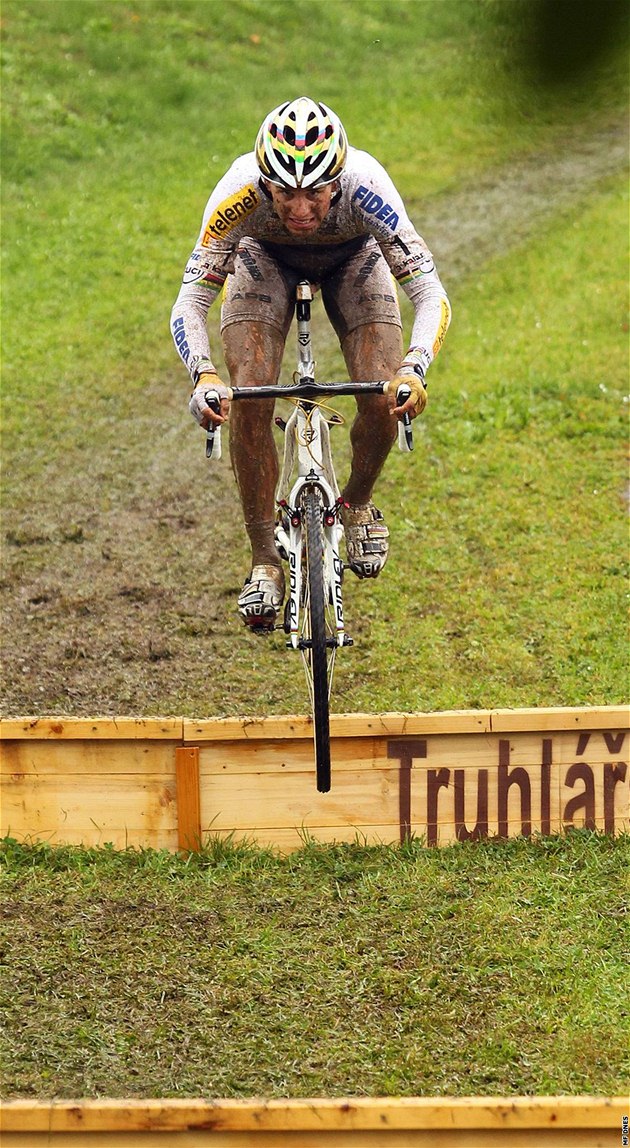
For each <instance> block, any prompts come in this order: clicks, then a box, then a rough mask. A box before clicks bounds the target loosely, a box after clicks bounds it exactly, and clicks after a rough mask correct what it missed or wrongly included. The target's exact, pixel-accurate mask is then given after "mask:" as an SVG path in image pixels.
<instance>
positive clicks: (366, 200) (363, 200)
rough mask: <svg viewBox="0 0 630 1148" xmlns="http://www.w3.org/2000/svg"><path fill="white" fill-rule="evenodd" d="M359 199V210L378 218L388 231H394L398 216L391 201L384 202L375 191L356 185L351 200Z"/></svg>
mask: <svg viewBox="0 0 630 1148" xmlns="http://www.w3.org/2000/svg"><path fill="white" fill-rule="evenodd" d="M355 199H357V200H358V201H359V207H360V208H361V211H365V212H367V214H368V215H373V216H374V217H375V218H376V219H380V220H381V221H382V222H383V223H384V224H385V226H386V227H389V229H390V231H395V230H396V228H397V227H398V216H397V214H396V212H395V211H394V209H393V207H392V205H391V203H385V202H384V201H383V199H382V198H381V196H380V195H377V194H376V192H375V191H370V189H369V187H363V186H361V187H358V188H357V190H356V191H355V193H354V195H353V196H352V200H353V202H354V200H355Z"/></svg>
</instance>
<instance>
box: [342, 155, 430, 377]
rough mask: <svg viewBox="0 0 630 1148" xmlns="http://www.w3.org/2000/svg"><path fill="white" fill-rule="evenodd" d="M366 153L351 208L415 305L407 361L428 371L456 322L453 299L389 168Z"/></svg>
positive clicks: (354, 189) (352, 194)
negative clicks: (451, 324) (410, 215)
mask: <svg viewBox="0 0 630 1148" xmlns="http://www.w3.org/2000/svg"><path fill="white" fill-rule="evenodd" d="M364 154H365V161H369V163H368V162H364V164H362V165H361V166H360V167H359V174H358V175H357V179H356V183H355V186H354V188H353V189H352V191H351V197H352V207H353V210H354V211H355V212H356V213H357V214H358V217H359V218H360V219H361V220H362V222H363V224H364V226H365V227H366V229H367V230H368V231H369V233H370V234H372V235H373V236H374V238H375V239H376V241H377V243H378V244H379V246H380V248H381V251H382V252H383V255H384V257H385V259H386V260H387V263H388V265H389V268H390V270H391V272H392V275H393V276H394V278H395V279H396V281H397V282H398V283H399V284H400V286H401V287H402V289H403V291H404V292H405V294H406V295H407V296H408V297H409V299H410V300H411V302H412V304H413V307H414V320H413V326H412V331H411V341H410V345H409V350H408V352H407V354H406V355H405V359H404V361H405V363H413V364H418V365H419V366H421V368H422V370H423V372H426V370H427V369H428V367H429V365H430V364H431V363H432V361H433V359H434V358H435V356H436V355H437V353H438V351H439V349H440V347H441V346H442V343H443V341H444V337H445V335H446V332H447V330H448V326H449V323H450V320H451V307H450V303H449V300H448V296H447V294H446V291H445V290H444V287H443V286H442V283H441V281H440V277H439V275H438V273H437V271H436V268H435V263H434V261H433V256H432V254H431V252H430V250H429V248H428V247H427V245H426V243H425V241H424V239H423V238H422V236H421V235H419V234H418V232H417V231H416V229H415V227H414V225H413V223H412V222H411V220H410V218H409V216H408V214H407V210H406V208H405V205H404V203H403V200H402V197H401V196H400V194H399V192H398V191H397V189H396V187H395V185H394V183H393V181H392V180H391V178H390V176H389V175H388V174H387V172H386V171H385V169H384V168H383V167H382V166H381V165H380V164H379V163H378V161H377V160H375V159H374V158H373V157H372V156H368V155H367V153H364Z"/></svg>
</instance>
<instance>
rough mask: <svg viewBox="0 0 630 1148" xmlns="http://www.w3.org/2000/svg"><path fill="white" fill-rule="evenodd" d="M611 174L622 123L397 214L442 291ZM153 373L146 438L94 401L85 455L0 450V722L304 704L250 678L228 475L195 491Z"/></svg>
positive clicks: (177, 382)
mask: <svg viewBox="0 0 630 1148" xmlns="http://www.w3.org/2000/svg"><path fill="white" fill-rule="evenodd" d="M626 163H627V145H626V134H625V126H624V125H620V126H618V127H611V128H610V129H608V130H605V131H604V130H602V131H599V132H598V133H597V134H594V135H591V136H589V137H581V138H579V139H573V141H572V142H571V145H570V146H568V147H567V149H566V150H565V151H563V152H562V153H561V154H559V153H558V152H556V153H554V154H552V155H550V154H547V155H538V156H534V157H531V158H530V159H529V160H528V161H527V162H523V163H520V164H518V165H516V166H512V167H510V169H509V171H499V172H496V173H495V174H494V175H488V176H487V177H486V178H485V179H484V180H483V182H482V183H479V182H477V183H476V184H475V186H474V187H470V188H468V189H465V190H461V191H458V192H457V193H456V194H454V195H451V196H448V197H442V198H441V199H440V200H435V201H433V202H431V203H429V204H427V205H426V209H425V208H420V209H419V210H418V211H414V212H413V214H414V216H415V218H416V222H417V224H418V226H419V228H420V230H421V231H422V232H423V233H424V234H425V236H426V237H427V238H428V239H429V241H430V244H431V246H432V247H433V249H434V251H435V253H436V257H437V260H438V263H439V267H440V270H441V273H442V276H443V279H444V282H445V284H446V285H447V287H448V289H449V292H450V293H451V294H452V295H453V296H456V294H457V289H458V286H459V284H461V283H462V282H463V280H464V279H465V278H467V277H469V276H470V275H472V274H475V273H477V272H478V270H479V268H480V267H483V263H484V261H485V260H486V259H487V258H490V257H491V256H493V255H496V254H497V253H503V252H505V251H507V250H508V249H509V248H510V247H512V246H513V245H515V244H518V243H521V242H523V240H525V239H526V238H527V236H528V234H530V233H531V232H532V231H533V230H534V229H535V227H536V225H537V224H538V223H539V222H540V220H541V219H542V218H544V216H545V215H547V214H550V213H552V212H554V211H556V210H557V209H558V208H559V207H563V206H565V205H566V206H569V205H571V204H572V203H573V202H575V201H576V200H577V199H578V198H579V197H580V195H582V194H584V192H585V191H586V190H587V189H588V188H589V187H590V186H591V185H592V184H594V183H595V182H597V181H598V180H600V179H603V178H605V177H606V176H608V175H610V174H612V173H614V172H616V171H619V170H620V169H621V168H622V167H623V165H624V164H626ZM176 288H177V285H176V284H174V285H173V293H174V294H175V292H176ZM213 322H214V324H215V328H216V321H215V320H213ZM167 374H168V377H167V378H164V376H163V375H162V376H161V377H159V378H154V379H152V380H150V383H149V386H150V389H151V391H152V393H153V394H154V395H155V399H156V403H158V402H159V405H160V406H161V407H162V409H163V422H162V425H161V427H160V428H159V434H158V435H156V429H155V426H154V424H153V422H152V421H150V420H149V419H148V418H143V417H141V416H140V415H139V414H138V409H136V410H133V397H132V398H131V399H130V403H131V404H132V405H131V406H130V409H129V411H128V412H126V414H127V415H128V417H125V418H122V417H120V412H112V410H111V409H108V408H107V405H106V404H104V406H103V409H102V411H101V417H102V434H101V436H100V438H99V440H98V446H97V448H96V449H95V448H92V449H90V450H89V451H87V452H85V453H81V451H80V449H79V444H76V446H75V449H72V450H70V451H65V452H64V451H62V450H60V449H59V448H56V447H55V442H54V439H53V441H52V444H51V447H50V450H49V451H48V450H46V451H42V452H40V454H39V455H37V454H35V455H33V454H31V455H29V457H22V456H21V455H20V454H19V452H18V453H16V454H13V453H11V454H10V457H8V456H9V452H7V458H5V486H6V488H7V490H8V493H7V494H6V495H5V499H4V506H3V516H2V543H3V546H2V582H1V586H0V591H1V599H0V604H1V610H2V615H1V616H2V654H3V679H2V691H1V694H0V707H1V710H2V713H3V714H4V715H5V716H9V715H25V714H33V715H37V714H58V713H66V714H72V715H87V714H90V715H97V714H101V715H114V714H142V715H148V714H155V713H160V714H188V715H190V716H196V717H203V716H206V715H210V714H217V713H222V714H228V713H242V712H258V713H260V712H265V711H269V712H272V711H275V712H292V711H301V710H303V708H304V697H303V686H302V681H301V675H300V674H299V673H297V672H296V673H289V672H287V673H283V674H278V675H276V676H274V677H273V681H271V680H269V681H268V680H267V679H268V678H269V675H260V674H256V669H257V665H258V662H259V660H260V659H261V658H264V657H265V656H266V655H265V654H263V653H261V652H260V651H259V649H258V648H257V644H256V641H255V640H254V639H252V638H251V637H249V636H248V635H245V634H244V633H243V632H242V628H241V624H240V622H239V620H238V617H237V614H236V610H235V598H236V595H237V592H238V590H239V588H240V585H241V583H242V579H243V577H244V575H245V574H246V573H247V570H248V552H247V549H246V545H245V539H244V532H243V529H242V526H241V521H240V514H239V506H238V502H237V498H236V494H235V491H234V484H233V480H232V476H231V473H230V470H229V464H228V463H227V462H226V461H224V462H223V463H221V464H220V467H221V469H220V470H219V471H216V472H215V474H214V476H213V479H212V482H211V483H209V482H208V477H207V471H206V463H205V459H204V458H203V444H202V442H201V440H200V438H199V437H198V435H199V432H198V430H197V428H196V427H194V426H192V425H191V423H192V420H190V417H189V415H188V413H187V411H186V405H185V396H186V394H187V391H186V387H185V381H184V380H183V379H182V376H181V369H180V367H179V365H178V364H177V362H176V360H175V357H174V355H173V367H172V370H170V369H169V371H168V372H167ZM182 384H183V385H182ZM145 399H146V395H143V404H144V402H145ZM78 427H79V423H77V429H78ZM147 445H148V450H147ZM263 680H264V681H265V682H266V684H265V685H261V681H263Z"/></svg>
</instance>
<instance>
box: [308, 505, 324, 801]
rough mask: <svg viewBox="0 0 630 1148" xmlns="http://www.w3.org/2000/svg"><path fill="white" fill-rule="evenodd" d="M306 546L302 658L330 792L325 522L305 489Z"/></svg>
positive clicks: (320, 784) (319, 762)
mask: <svg viewBox="0 0 630 1148" xmlns="http://www.w3.org/2000/svg"><path fill="white" fill-rule="evenodd" d="M302 509H303V512H304V514H303V530H304V534H305V535H306V545H305V547H304V552H303V553H304V562H305V567H306V568H305V571H304V575H305V578H304V583H305V584H304V590H305V602H304V611H303V618H304V633H303V635H302V637H303V644H302V655H303V658H304V667H305V670H306V678H307V682H308V684H309V690H310V693H311V705H312V710H313V726H314V730H313V733H314V741H315V766H316V771H317V788H318V790H319V792H320V793H327V792H328V790H329V789H330V721H329V701H328V699H329V686H328V650H327V642H326V637H327V626H326V609H327V602H328V590H327V587H326V580H325V578H324V522H323V505H322V501H321V498H320V495H319V492H318V491H317V490H314V489H308V488H307V489H306V490H305V492H304V496H303V499H302Z"/></svg>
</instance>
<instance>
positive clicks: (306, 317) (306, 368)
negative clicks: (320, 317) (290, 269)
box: [295, 279, 315, 382]
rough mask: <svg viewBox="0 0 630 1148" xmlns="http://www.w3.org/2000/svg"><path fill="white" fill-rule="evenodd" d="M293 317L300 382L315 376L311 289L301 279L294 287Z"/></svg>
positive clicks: (305, 281)
mask: <svg viewBox="0 0 630 1148" xmlns="http://www.w3.org/2000/svg"><path fill="white" fill-rule="evenodd" d="M295 294H296V302H295V317H296V320H297V330H298V363H297V366H298V374H299V377H300V382H303V381H304V380H306V379H308V380H310V381H312V380H313V379H314V378H315V363H314V361H313V351H312V347H311V300H312V298H313V289H312V287H311V285H310V283H309V282H308V281H307V280H305V279H303V280H302V281H301V282H300V283H298V285H297V288H296V292H295Z"/></svg>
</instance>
